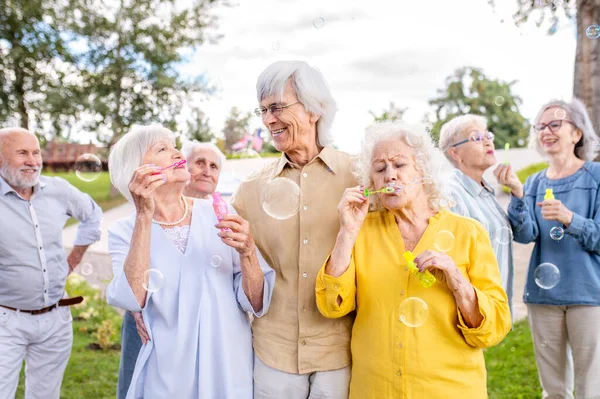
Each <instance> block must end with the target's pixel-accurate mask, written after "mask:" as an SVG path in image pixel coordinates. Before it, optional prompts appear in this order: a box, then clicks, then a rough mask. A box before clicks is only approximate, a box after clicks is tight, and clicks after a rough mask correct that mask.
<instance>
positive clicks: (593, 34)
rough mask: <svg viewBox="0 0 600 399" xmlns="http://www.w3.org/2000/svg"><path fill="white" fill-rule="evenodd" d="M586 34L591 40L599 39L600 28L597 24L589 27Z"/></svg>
mask: <svg viewBox="0 0 600 399" xmlns="http://www.w3.org/2000/svg"><path fill="white" fill-rule="evenodd" d="M585 34H586V35H587V37H589V38H590V39H597V38H599V37H600V26H598V25H596V24H594V25H590V26H588V28H587V29H586V30H585Z"/></svg>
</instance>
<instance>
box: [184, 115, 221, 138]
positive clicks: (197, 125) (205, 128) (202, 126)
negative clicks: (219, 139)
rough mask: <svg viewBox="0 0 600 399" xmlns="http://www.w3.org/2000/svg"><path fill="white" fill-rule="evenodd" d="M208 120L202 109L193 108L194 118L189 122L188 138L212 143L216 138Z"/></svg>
mask: <svg viewBox="0 0 600 399" xmlns="http://www.w3.org/2000/svg"><path fill="white" fill-rule="evenodd" d="M208 120H209V119H208V118H206V115H205V114H204V112H203V111H202V110H201V109H200V108H192V116H191V118H190V119H189V120H188V121H187V136H188V137H189V138H190V139H191V140H196V141H200V142H210V141H212V140H213V139H214V138H215V135H214V133H213V132H212V131H211V129H210V125H209V124H208Z"/></svg>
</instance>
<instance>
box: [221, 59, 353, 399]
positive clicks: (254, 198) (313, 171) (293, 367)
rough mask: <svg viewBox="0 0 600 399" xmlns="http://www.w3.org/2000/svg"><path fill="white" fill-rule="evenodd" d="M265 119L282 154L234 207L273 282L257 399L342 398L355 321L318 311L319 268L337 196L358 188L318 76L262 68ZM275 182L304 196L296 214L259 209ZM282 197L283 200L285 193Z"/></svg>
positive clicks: (299, 66)
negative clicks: (283, 181)
mask: <svg viewBox="0 0 600 399" xmlns="http://www.w3.org/2000/svg"><path fill="white" fill-rule="evenodd" d="M256 89H257V100H258V102H259V108H257V109H256V110H255V113H256V114H257V116H260V117H261V118H262V122H263V124H264V125H265V126H266V127H267V129H268V130H269V132H270V133H271V137H272V138H273V143H274V145H275V148H277V150H279V151H281V152H282V153H283V154H282V156H281V158H280V159H279V161H277V162H274V163H272V164H270V165H268V166H266V167H265V168H263V169H262V170H260V171H259V172H257V173H256V174H255V175H254V176H253V178H252V179H250V180H249V181H246V182H243V183H242V184H241V185H240V187H239V189H238V190H237V192H236V193H235V194H234V199H233V203H232V204H233V206H234V208H235V209H236V210H237V211H238V213H239V214H240V215H241V216H242V217H244V218H246V219H247V220H248V221H249V223H250V226H251V231H252V234H253V235H254V238H255V240H256V244H257V246H258V248H259V249H260V251H261V253H262V254H263V256H264V257H265V259H266V261H267V262H268V263H269V264H270V265H271V267H272V268H273V269H274V270H275V272H276V273H277V280H278V282H277V284H276V285H275V290H274V291H273V299H272V304H271V310H270V311H269V314H267V315H265V316H264V317H262V318H261V319H258V320H255V321H254V322H253V324H252V330H253V338H254V349H255V361H254V395H255V398H288V399H306V398H331V399H337V398H340V399H341V398H347V397H348V387H349V381H350V363H351V361H350V332H351V329H352V323H353V321H354V316H353V315H352V314H349V315H347V316H344V317H340V318H338V319H327V318H325V317H323V316H322V315H321V314H320V313H319V311H318V309H317V306H316V302H315V279H316V277H317V273H318V271H319V267H320V266H321V264H322V263H323V261H324V260H325V258H326V257H327V255H328V254H329V252H330V251H331V249H332V248H333V245H334V243H335V238H336V235H337V232H338V229H339V223H340V221H339V217H338V214H337V211H336V207H337V203H338V202H339V199H340V197H341V196H342V193H343V192H344V190H345V189H346V188H347V187H351V186H354V185H356V178H355V177H354V176H353V174H352V172H351V169H352V164H353V162H352V159H351V157H350V155H348V154H346V153H343V152H341V151H338V150H336V149H335V148H333V146H332V143H333V134H332V132H331V124H332V122H333V118H334V116H335V113H336V106H335V101H334V99H333V97H332V95H331V92H330V90H329V88H328V86H327V83H326V82H325V79H324V77H323V75H322V74H321V73H320V72H319V71H318V70H317V69H316V68H314V67H311V66H310V65H308V64H307V63H305V62H301V61H280V62H276V63H274V64H272V65H270V66H268V67H267V68H266V69H265V70H264V71H263V72H262V74H261V75H260V76H259V78H258V82H257V85H256ZM274 178H287V179H291V180H292V181H293V182H295V183H296V184H297V185H298V186H299V188H300V190H301V193H302V194H301V201H302V202H301V203H300V207H299V211H298V213H296V214H294V215H289V214H286V215H275V216H283V217H285V219H284V218H283V217H282V218H273V217H271V216H269V214H268V213H267V212H266V211H265V209H264V208H263V202H262V200H261V192H262V190H263V188H264V187H265V185H266V184H267V183H268V182H269V181H271V180H272V179H274ZM282 194H285V193H282Z"/></svg>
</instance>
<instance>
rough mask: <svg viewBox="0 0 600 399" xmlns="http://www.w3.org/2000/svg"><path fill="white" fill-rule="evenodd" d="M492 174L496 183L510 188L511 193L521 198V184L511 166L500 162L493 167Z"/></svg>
mask: <svg viewBox="0 0 600 399" xmlns="http://www.w3.org/2000/svg"><path fill="white" fill-rule="evenodd" d="M494 176H496V180H497V181H498V183H500V184H502V185H503V186H506V187H508V188H510V191H511V192H512V194H513V195H514V196H515V197H517V198H523V184H522V183H521V180H519V177H518V176H517V174H516V173H515V172H514V171H513V169H512V166H510V165H506V164H503V163H501V164H500V165H498V166H497V167H496V169H494Z"/></svg>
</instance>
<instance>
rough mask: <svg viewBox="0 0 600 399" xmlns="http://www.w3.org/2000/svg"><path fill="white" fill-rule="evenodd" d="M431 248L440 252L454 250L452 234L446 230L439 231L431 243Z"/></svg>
mask: <svg viewBox="0 0 600 399" xmlns="http://www.w3.org/2000/svg"><path fill="white" fill-rule="evenodd" d="M433 246H434V247H435V249H437V250H438V251H440V252H449V251H451V250H452V248H454V234H452V233H451V232H450V231H448V230H440V231H439V232H438V233H437V234H436V235H435V239H434V241H433Z"/></svg>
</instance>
